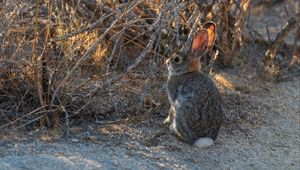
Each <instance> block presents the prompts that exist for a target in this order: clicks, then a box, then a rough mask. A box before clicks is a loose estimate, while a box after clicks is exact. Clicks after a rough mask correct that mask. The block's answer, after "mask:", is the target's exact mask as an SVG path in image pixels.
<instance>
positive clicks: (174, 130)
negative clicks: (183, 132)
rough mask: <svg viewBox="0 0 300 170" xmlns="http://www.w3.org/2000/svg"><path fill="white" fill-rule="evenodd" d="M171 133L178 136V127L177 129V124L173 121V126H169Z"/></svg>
mask: <svg viewBox="0 0 300 170" xmlns="http://www.w3.org/2000/svg"><path fill="white" fill-rule="evenodd" d="M169 129H170V132H171V133H173V134H177V127H176V122H175V121H173V122H172V124H171V125H170V126H169Z"/></svg>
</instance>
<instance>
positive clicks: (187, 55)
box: [166, 21, 216, 75]
mask: <svg viewBox="0 0 300 170" xmlns="http://www.w3.org/2000/svg"><path fill="white" fill-rule="evenodd" d="M215 39H216V25H215V23H214V22H212V21H210V22H207V23H206V24H204V25H203V27H202V28H201V29H200V30H199V31H197V32H196V33H195V36H194V39H193V43H192V45H191V47H188V48H186V49H188V50H181V51H179V52H178V53H175V54H174V55H172V56H171V57H170V58H168V59H167V60H166V65H167V68H168V71H169V74H172V75H181V74H185V73H189V72H195V71H196V72H199V71H200V57H201V56H202V55H204V54H206V53H207V52H208V51H209V50H210V49H211V48H212V47H213V46H214V43H215Z"/></svg>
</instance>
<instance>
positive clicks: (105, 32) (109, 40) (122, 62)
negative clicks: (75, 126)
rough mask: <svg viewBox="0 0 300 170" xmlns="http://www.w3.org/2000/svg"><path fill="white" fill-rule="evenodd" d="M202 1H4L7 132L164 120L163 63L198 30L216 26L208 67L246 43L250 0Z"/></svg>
mask: <svg viewBox="0 0 300 170" xmlns="http://www.w3.org/2000/svg"><path fill="white" fill-rule="evenodd" d="M196 2H197V3H195V2H194V1H188V0H184V1H180V0H177V1H167V0H149V1H140V0H136V1H128V2H127V1H106V0H104V1H94V0H93V1H89V0H57V1H53V0H52V1H51V0H47V1H21V0H10V1H1V2H0V14H1V16H0V26H1V28H3V29H2V30H0V44H1V49H0V57H1V59H0V60H1V63H0V69H1V75H0V83H1V84H0V106H1V108H0V109H1V110H0V128H4V127H8V126H10V125H17V126H18V127H23V126H25V125H30V124H36V123H37V122H39V123H40V125H42V126H45V125H47V126H57V125H60V124H61V123H62V122H64V125H65V126H67V127H69V126H70V124H69V122H70V121H69V120H70V119H72V118H74V117H77V118H86V117H92V118H95V119H96V120H98V121H100V120H104V119H121V118H124V117H128V116H130V115H134V114H149V115H150V114H161V113H166V112H167V103H168V102H167V99H166V96H165V93H164V83H165V78H166V76H167V73H166V70H165V67H164V59H165V57H167V56H169V55H170V54H171V53H173V52H174V51H176V50H178V49H180V48H181V46H182V45H183V44H185V43H186V40H187V39H188V37H191V33H192V32H193V31H191V30H193V29H194V30H195V29H197V27H199V25H201V22H205V21H207V20H214V21H215V22H216V23H217V26H218V35H219V36H218V37H219V38H218V39H217V44H216V46H215V47H214V49H215V51H218V52H217V53H214V52H213V53H212V54H210V55H209V56H211V57H208V59H206V60H207V63H208V64H211V63H214V62H216V63H219V64H220V65H223V66H227V65H230V64H231V62H232V60H233V57H234V56H235V53H236V52H237V51H239V49H240V47H241V46H243V43H244V41H243V29H244V25H245V22H246V18H247V16H248V14H249V3H250V1H249V0H241V1H196ZM198 16H200V18H199V17H198ZM209 58H211V59H209ZM204 60H205V59H204ZM211 61H212V62H211ZM95 119H94V120H95Z"/></svg>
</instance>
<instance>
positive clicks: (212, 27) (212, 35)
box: [203, 21, 216, 50]
mask: <svg viewBox="0 0 300 170" xmlns="http://www.w3.org/2000/svg"><path fill="white" fill-rule="evenodd" d="M203 28H205V29H207V31H208V46H207V50H211V49H212V47H213V46H214V45H215V40H216V24H215V23H214V22H212V21H208V22H207V23H206V24H204V25H203Z"/></svg>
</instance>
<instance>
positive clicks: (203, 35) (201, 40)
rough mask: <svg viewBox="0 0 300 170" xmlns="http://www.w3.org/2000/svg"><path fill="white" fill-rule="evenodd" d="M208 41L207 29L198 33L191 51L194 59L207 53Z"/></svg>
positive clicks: (202, 29)
mask: <svg viewBox="0 0 300 170" xmlns="http://www.w3.org/2000/svg"><path fill="white" fill-rule="evenodd" d="M208 40H209V38H208V31H207V29H204V28H201V29H200V30H199V31H198V32H196V35H195V37H194V40H193V44H192V49H191V50H192V55H193V57H200V56H201V55H203V54H204V53H205V52H206V51H207V48H208Z"/></svg>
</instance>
